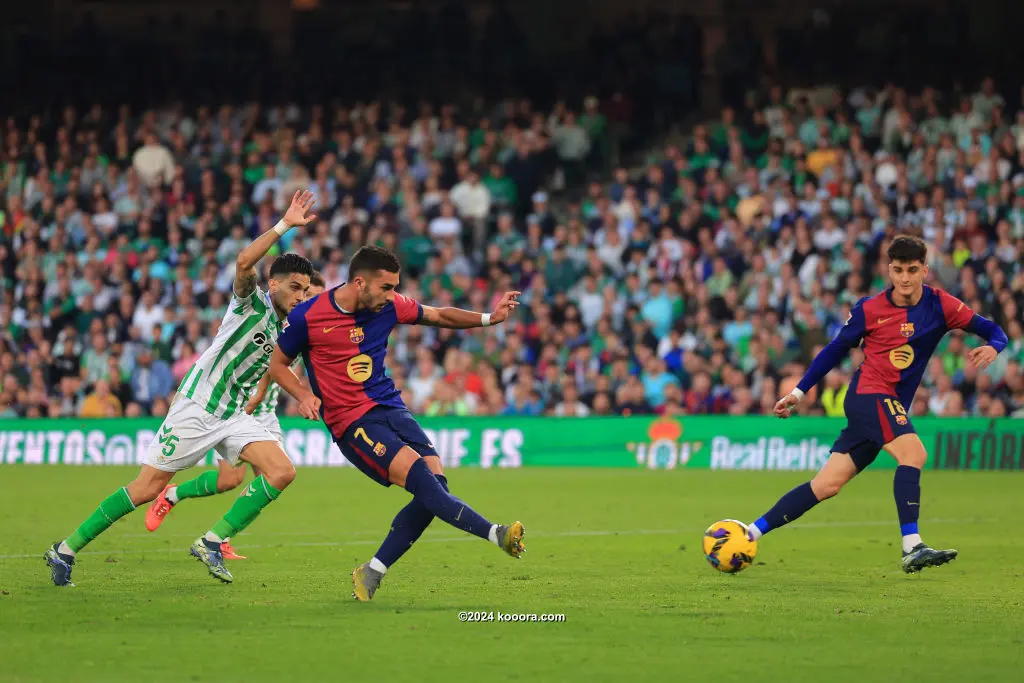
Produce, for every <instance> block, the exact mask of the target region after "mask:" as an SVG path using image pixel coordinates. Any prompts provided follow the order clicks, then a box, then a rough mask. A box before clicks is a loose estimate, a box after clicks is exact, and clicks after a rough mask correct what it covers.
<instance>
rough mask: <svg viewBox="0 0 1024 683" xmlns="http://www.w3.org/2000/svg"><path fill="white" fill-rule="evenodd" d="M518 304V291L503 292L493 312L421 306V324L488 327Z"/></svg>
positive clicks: (501, 319) (465, 327)
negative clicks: (503, 294)
mask: <svg viewBox="0 0 1024 683" xmlns="http://www.w3.org/2000/svg"><path fill="white" fill-rule="evenodd" d="M518 305H519V292H514V291H513V292H505V296H503V297H501V301H500V302H499V303H498V306H497V307H496V308H495V309H494V312H493V313H476V312H474V311H466V310H463V309H461V308H451V307H445V308H435V307H433V306H424V307H423V317H422V318H420V321H419V322H420V324H421V325H430V326H431V327H447V328H450V329H453V330H465V329H469V328H472V327H488V326H490V325H497V324H498V323H503V322H505V320H507V319H508V317H509V315H511V314H512V311H514V310H515V309H516V306H518Z"/></svg>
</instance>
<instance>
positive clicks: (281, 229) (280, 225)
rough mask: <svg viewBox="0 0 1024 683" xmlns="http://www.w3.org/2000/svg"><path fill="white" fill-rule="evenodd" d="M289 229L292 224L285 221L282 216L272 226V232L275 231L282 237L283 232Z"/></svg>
mask: <svg viewBox="0 0 1024 683" xmlns="http://www.w3.org/2000/svg"><path fill="white" fill-rule="evenodd" d="M291 229H292V226H290V225H288V224H287V223H285V222H284V219H283V218H282V219H281V220H279V221H278V222H277V225H275V226H274V232H276V233H277V234H278V235H279V236H281V237H283V236H284V234H285V233H286V232H288V231H289V230H291Z"/></svg>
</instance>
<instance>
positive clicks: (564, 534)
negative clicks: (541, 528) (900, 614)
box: [0, 519, 993, 560]
mask: <svg viewBox="0 0 1024 683" xmlns="http://www.w3.org/2000/svg"><path fill="white" fill-rule="evenodd" d="M992 521H993V520H987V522H992ZM981 522H982V520H973V519H931V520H927V522H926V524H927V525H931V524H979V523H981ZM787 526H788V527H789V528H792V529H828V528H834V527H847V528H857V527H881V526H892V527H893V528H894V529H896V528H898V525H897V524H896V523H895V522H892V521H889V522H882V521H874V522H807V523H803V524H790V525H787ZM701 531H703V530H702V529H625V530H622V531H612V530H595V531H556V532H552V533H545V532H534V533H530V534H529V536H530V538H538V537H539V538H578V537H588V536H667V535H670V534H680V535H685V534H697V533H701ZM894 533H895V532H894ZM267 535H269V534H262V536H267ZM288 535H293V534H288ZM381 540H383V539H382V538H378V539H373V540H366V541H319V542H315V543H313V542H310V543H271V544H262V545H261V544H255V545H250V544H248V543H245V544H242V545H240V549H242V550H249V549H254V550H255V549H265V548H340V547H345V546H356V545H358V546H362V545H380V542H381ZM477 540H480V539H478V538H477V537H476V536H470V535H464V536H441V537H428V538H421V539H419V540H418V541H416V543H460V542H463V541H477ZM187 550H188V548H182V547H177V548H148V549H139V550H85V551H82V552H80V553H78V554H79V555H107V556H108V557H116V556H118V555H146V554H148V553H184V552H186V551H187ZM40 557H42V553H33V554H16V555H0V560H33V559H38V558H40Z"/></svg>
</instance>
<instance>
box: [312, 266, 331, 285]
mask: <svg viewBox="0 0 1024 683" xmlns="http://www.w3.org/2000/svg"><path fill="white" fill-rule="evenodd" d="M309 284H310V285H312V286H313V287H326V286H327V280H325V279H324V276H323V275H321V274H320V271H319V270H314V271H313V274H312V275H310V276H309Z"/></svg>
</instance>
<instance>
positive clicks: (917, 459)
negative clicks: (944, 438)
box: [896, 449, 928, 470]
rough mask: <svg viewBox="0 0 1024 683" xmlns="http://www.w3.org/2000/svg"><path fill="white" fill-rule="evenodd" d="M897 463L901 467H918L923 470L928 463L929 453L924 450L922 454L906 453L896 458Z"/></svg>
mask: <svg viewBox="0 0 1024 683" xmlns="http://www.w3.org/2000/svg"><path fill="white" fill-rule="evenodd" d="M896 462H897V464H900V465H905V466H907V467H916V468H917V469H919V470H923V469H924V466H925V464H926V463H927V462H928V453H927V452H925V451H924V450H923V449H922V450H921V451H920V452H911V453H904V454H901V455H900V456H899V457H898V458H896Z"/></svg>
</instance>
